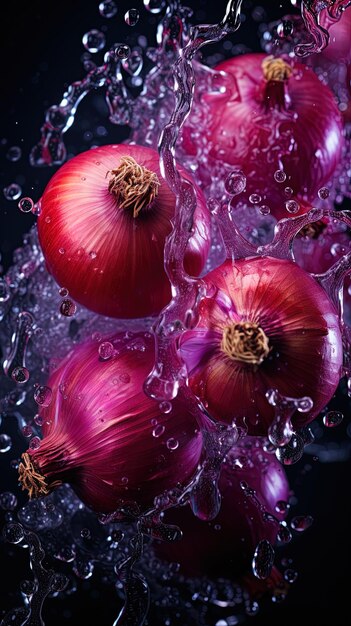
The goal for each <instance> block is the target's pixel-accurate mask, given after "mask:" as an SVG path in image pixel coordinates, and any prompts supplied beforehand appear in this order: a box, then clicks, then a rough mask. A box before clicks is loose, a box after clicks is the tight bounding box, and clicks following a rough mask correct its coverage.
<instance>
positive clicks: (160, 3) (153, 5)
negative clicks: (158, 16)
mask: <svg viewBox="0 0 351 626" xmlns="http://www.w3.org/2000/svg"><path fill="white" fill-rule="evenodd" d="M143 2H144V7H145V9H146V10H147V11H150V13H160V12H161V11H162V9H163V8H164V6H165V0H143Z"/></svg>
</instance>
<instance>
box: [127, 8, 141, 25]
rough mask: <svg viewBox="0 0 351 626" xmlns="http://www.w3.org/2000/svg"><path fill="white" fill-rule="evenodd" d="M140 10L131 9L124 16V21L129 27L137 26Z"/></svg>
mask: <svg viewBox="0 0 351 626" xmlns="http://www.w3.org/2000/svg"><path fill="white" fill-rule="evenodd" d="M139 17H140V15H139V11H138V9H129V10H128V11H127V12H126V13H125V15H124V21H125V23H126V24H128V26H135V25H136V24H137V23H138V21H139Z"/></svg>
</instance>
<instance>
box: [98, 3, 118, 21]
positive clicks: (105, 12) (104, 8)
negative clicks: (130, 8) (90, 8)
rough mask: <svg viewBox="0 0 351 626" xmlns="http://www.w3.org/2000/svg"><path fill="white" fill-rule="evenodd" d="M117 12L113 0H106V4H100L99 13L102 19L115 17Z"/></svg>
mask: <svg viewBox="0 0 351 626" xmlns="http://www.w3.org/2000/svg"><path fill="white" fill-rule="evenodd" d="M117 11H118V9H117V6H116V3H115V2H113V0H105V2H100V4H99V13H100V15H101V17H105V18H106V19H111V17H114V16H115V15H116V13H117Z"/></svg>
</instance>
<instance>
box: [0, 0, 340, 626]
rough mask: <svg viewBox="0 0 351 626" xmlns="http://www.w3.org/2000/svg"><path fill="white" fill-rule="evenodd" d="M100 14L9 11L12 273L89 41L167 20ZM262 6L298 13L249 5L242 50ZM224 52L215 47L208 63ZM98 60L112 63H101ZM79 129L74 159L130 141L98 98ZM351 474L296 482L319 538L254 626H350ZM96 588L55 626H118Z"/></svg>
mask: <svg viewBox="0 0 351 626" xmlns="http://www.w3.org/2000/svg"><path fill="white" fill-rule="evenodd" d="M98 4H99V3H98V0H85V1H82V0H75V1H74V2H72V0H60V2H58V3H54V2H50V3H48V2H45V1H44V0H32V1H31V2H30V3H28V2H24V1H18V0H17V1H16V2H10V1H9V0H8V1H7V3H6V6H3V7H2V8H1V22H2V36H1V40H0V43H1V61H2V68H1V85H2V88H1V100H0V105H1V109H2V111H1V116H0V161H1V181H0V182H1V185H0V198H1V199H0V220H1V221H0V251H1V254H2V259H3V265H4V268H5V270H6V268H7V267H8V266H9V264H10V263H11V256H12V252H13V250H14V249H15V248H16V247H17V246H19V245H20V244H21V240H22V236H23V234H24V233H25V232H26V231H27V230H28V229H29V227H30V226H31V224H32V223H33V221H34V220H33V218H32V216H31V215H29V216H28V215H24V214H22V213H20V211H19V210H18V208H17V203H16V202H9V201H7V200H6V199H5V198H4V196H3V194H2V191H1V190H2V188H3V187H4V186H6V185H8V184H10V183H12V182H17V183H19V184H21V186H22V188H23V193H24V195H28V196H31V197H33V198H34V199H36V198H38V197H39V196H40V193H41V192H42V190H43V188H44V185H45V183H46V182H47V181H48V179H49V178H50V176H51V175H52V173H53V170H48V169H33V168H31V167H30V166H29V164H28V153H29V149H30V147H31V146H32V145H33V144H34V143H35V142H36V141H37V140H38V138H39V127H40V125H41V123H42V121H43V111H44V109H45V108H47V106H49V105H50V104H53V103H58V102H59V101H60V99H61V95H62V92H63V89H64V87H65V86H67V84H69V83H70V82H72V81H73V80H76V79H80V78H82V77H83V73H84V72H83V69H82V63H81V61H80V57H81V55H82V53H83V52H84V49H83V46H82V43H81V38H82V35H83V34H84V33H85V32H86V31H87V30H89V29H91V28H101V26H107V27H108V31H107V32H106V38H107V42H108V44H112V43H113V42H114V41H125V42H127V43H132V44H133V43H135V38H136V33H138V34H141V33H142V34H145V35H148V34H150V37H151V39H150V44H151V43H152V33H153V32H154V24H155V23H156V19H157V18H153V17H152V16H150V14H148V13H147V12H146V11H145V10H144V9H143V6H142V2H141V0H134V2H132V0H129V1H128V2H125V1H122V0H120V1H117V0H116V4H117V5H118V9H119V10H118V14H117V15H116V17H114V18H113V19H112V20H104V19H103V18H101V17H100V16H99V13H98ZM187 4H188V5H189V6H192V7H193V8H194V9H195V17H194V21H196V22H202V21H206V22H211V21H214V20H218V19H220V18H221V17H222V14H223V12H224V6H225V2H224V0H220V1H219V2H216V3H213V2H209V1H208V0H207V2H206V0H194V1H192V2H190V1H189V2H187ZM256 5H260V6H262V7H263V8H264V9H265V11H266V14H267V21H269V20H272V19H277V18H278V17H280V16H282V15H283V14H285V13H287V12H289V11H291V9H292V6H291V3H290V2H289V0H282V2H279V1H278V0H270V1H268V0H266V1H262V2H258V1H256V0H255V1H254V2H250V1H248V2H246V3H244V12H245V13H246V14H247V16H248V17H247V20H246V22H245V23H244V25H243V27H242V28H241V29H240V31H239V32H238V33H236V34H235V35H234V36H233V40H234V42H235V43H242V42H244V41H245V44H246V45H248V46H249V47H250V48H252V49H258V46H259V40H258V36H257V27H258V24H257V22H255V21H254V20H252V18H251V17H250V14H251V11H252V7H253V6H256ZM131 6H133V7H136V8H138V9H139V10H140V14H141V17H140V21H139V23H138V25H137V26H136V27H135V28H134V29H132V28H130V27H128V26H126V25H125V24H124V22H123V15H124V12H125V11H126V10H127V9H129V8H131ZM113 25H114V26H113ZM217 49H220V46H219V48H217ZM215 50H216V49H215V48H214V47H213V46H212V48H211V50H210V49H209V50H208V53H210V52H214V51H215ZM98 58H99V60H100V61H101V60H102V54H101V53H100V54H99V57H98ZM78 119H79V124H77V127H74V128H72V129H71V130H70V131H69V133H68V134H67V136H66V139H67V143H68V149H69V151H70V147H71V149H72V151H73V147H74V151H75V152H78V151H80V150H83V149H86V148H87V147H88V145H87V144H86V143H85V139H84V132H87V131H90V130H93V129H94V128H96V126H98V125H99V124H103V125H104V126H105V127H106V128H107V130H108V133H109V134H108V138H107V139H106V138H105V139H102V140H100V141H101V143H107V142H109V143H113V142H114V141H118V140H119V139H121V138H122V137H123V136H125V134H124V135H123V131H122V132H121V130H120V129H118V128H116V127H114V126H112V125H111V124H110V123H109V122H108V120H107V115H106V111H105V110H104V105H103V104H102V100H101V102H100V101H99V100H96V99H95V100H94V102H92V99H89V98H88V99H87V102H83V104H82V106H81V107H80V109H79V111H78ZM13 145H17V146H20V147H21V149H22V150H23V157H22V158H21V159H20V161H18V162H16V163H13V162H10V161H9V160H8V159H7V158H6V153H7V151H8V148H9V147H10V146H13ZM345 408H346V409H347V407H345ZM347 421H348V415H346V416H345V420H344V423H343V424H342V425H341V426H340V427H339V428H338V429H335V431H334V432H333V433H332V435H330V438H331V439H333V437H334V439H335V440H336V441H337V440H338V439H342V438H345V437H347V434H346V428H347ZM6 427H7V430H8V432H11V430H13V425H11V424H7V425H6ZM336 430H338V432H336ZM348 432H350V429H348ZM15 437H16V435H14V438H15ZM3 456H6V455H3ZM1 461H2V463H1V476H0V478H1V491H3V490H5V489H6V490H11V489H12V490H15V488H16V481H15V478H14V476H13V472H12V473H11V474H9V469H8V460H5V458H4V459H1ZM350 468H351V462H350V459H346V461H344V462H334V463H321V462H318V461H317V460H313V457H312V456H307V455H306V456H304V458H303V460H302V461H301V462H300V463H299V464H298V466H296V467H294V468H293V469H292V471H291V472H290V475H291V476H292V479H293V482H294V485H295V486H296V493H297V496H298V504H297V506H296V507H295V514H300V513H308V514H311V515H312V516H313V517H314V518H315V522H314V524H313V526H312V528H311V529H309V530H308V531H306V533H304V534H303V535H302V536H299V537H297V538H296V539H295V541H294V545H293V546H292V549H291V552H292V553H293V557H294V567H295V568H296V569H297V570H298V572H299V577H298V580H297V582H296V583H295V584H294V585H293V587H292V589H291V591H290V594H289V596H288V599H287V600H286V602H285V603H284V604H283V605H278V606H273V605H272V606H269V605H268V606H266V607H265V608H264V610H263V612H262V613H261V614H260V615H259V616H258V617H256V618H253V619H254V621H253V624H256V625H257V626H259V625H264V626H273V625H275V624H277V625H278V624H280V625H281V624H284V625H285V626H288V625H290V624H291V625H292V624H299V623H300V624H312V625H314V624H316V625H317V624H318V625H320V626H326V625H327V624H333V626H344V625H346V624H348V623H349V588H350V587H349V586H350V578H351V577H350V560H351V542H350V535H351V533H350V512H349V511H350V507H349V502H350V489H349V482H350ZM1 550H2V552H1V558H2V567H1V571H2V586H3V589H2V591H3V593H2V595H1V601H0V603H1V604H0V608H1V610H5V609H6V610H7V609H9V608H11V607H14V606H18V605H19V595H18V583H19V581H20V580H22V579H23V578H26V577H27V574H26V571H27V569H28V562H27V558H28V556H27V553H26V551H22V550H20V549H11V550H9V548H8V546H4V545H2V546H1ZM3 573H5V576H3ZM4 579H6V580H5V581H4ZM86 587H87V583H83V584H81V585H80V590H79V592H78V593H77V594H75V595H74V596H72V597H71V598H69V599H68V600H67V599H66V600H64V601H63V600H60V599H59V598H58V599H55V600H51V601H48V602H47V604H46V606H45V610H44V618H45V621H46V624H47V626H56V625H58V624H60V625H62V624H83V623H85V624H88V625H89V624H93V623H99V624H101V625H102V626H103V625H105V624H106V625H110V624H112V622H113V620H114V619H115V618H116V606H117V602H116V600H115V596H114V594H113V592H112V591H110V592H108V591H104V593H101V590H99V586H98V585H96V589H95V591H94V585H91V584H90V583H89V590H87V589H85V588H86ZM0 614H1V613H0ZM92 615H94V618H92V617H91V616H92ZM248 621H249V622H250V618H249V619H248ZM155 626H157V625H156V624H155Z"/></svg>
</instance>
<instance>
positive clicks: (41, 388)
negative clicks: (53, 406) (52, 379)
mask: <svg viewBox="0 0 351 626" xmlns="http://www.w3.org/2000/svg"><path fill="white" fill-rule="evenodd" d="M34 400H35V401H36V403H37V404H39V406H44V407H46V406H49V404H50V402H51V400H52V389H51V388H50V387H46V386H45V385H38V387H37V388H36V390H35V392H34Z"/></svg>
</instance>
